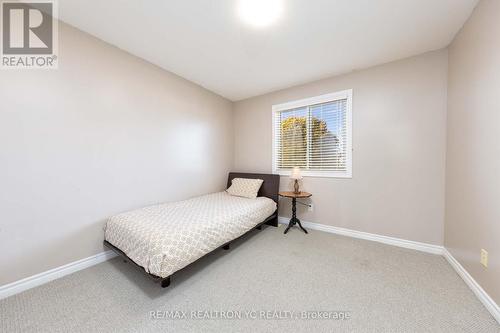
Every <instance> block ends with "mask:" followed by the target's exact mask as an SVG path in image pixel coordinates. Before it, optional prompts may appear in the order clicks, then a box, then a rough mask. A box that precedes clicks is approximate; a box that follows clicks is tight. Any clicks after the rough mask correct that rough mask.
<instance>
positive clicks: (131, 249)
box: [105, 192, 276, 277]
mask: <svg viewBox="0 0 500 333" xmlns="http://www.w3.org/2000/svg"><path fill="white" fill-rule="evenodd" d="M275 210H276V203H275V202H274V201H273V200H271V199H269V198H265V197H258V198H256V199H247V198H241V197H235V196H232V195H229V194H227V193H226V192H218V193H212V194H208V195H203V196H200V197H196V198H192V199H189V200H184V201H178V202H171V203H164V204H160V205H155V206H149V207H145V208H142V209H138V210H134V211H131V212H127V213H122V214H119V215H116V216H113V217H111V218H110V219H109V220H108V221H107V223H106V228H105V239H106V240H107V241H108V242H110V243H111V244H113V245H114V246H116V247H117V248H119V249H120V250H122V251H123V252H124V253H125V254H126V255H127V256H128V257H129V258H130V259H132V260H133V261H135V262H136V263H137V264H139V265H140V266H142V267H144V269H145V270H146V271H147V272H148V273H151V274H154V275H157V276H160V277H167V276H169V275H171V274H172V273H174V272H176V271H178V270H179V269H181V268H183V267H185V266H187V265H188V264H190V263H192V262H194V261H196V260H197V259H198V258H200V257H202V256H203V255H205V254H207V253H209V252H211V251H213V250H215V249H216V248H218V247H219V246H221V245H223V244H225V243H227V242H229V241H231V240H233V239H235V238H238V237H239V236H241V235H243V234H244V233H245V232H247V231H248V230H250V229H252V228H253V227H255V226H256V225H257V224H259V223H260V222H262V221H264V220H265V219H266V218H267V217H269V216H270V215H272V214H273V213H274V211H275Z"/></svg>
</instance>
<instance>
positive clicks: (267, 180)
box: [104, 172, 280, 288]
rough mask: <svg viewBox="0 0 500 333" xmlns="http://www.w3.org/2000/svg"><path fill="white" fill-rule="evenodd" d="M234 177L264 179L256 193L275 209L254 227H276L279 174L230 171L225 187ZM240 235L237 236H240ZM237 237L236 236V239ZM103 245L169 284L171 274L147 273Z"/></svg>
mask: <svg viewBox="0 0 500 333" xmlns="http://www.w3.org/2000/svg"><path fill="white" fill-rule="evenodd" d="M234 178H251V179H262V180H263V181H264V182H263V183H262V186H261V187H260V190H259V193H258V194H257V195H258V196H259V197H267V198H270V199H272V200H274V202H276V211H275V212H274V213H273V214H272V215H271V216H269V217H268V218H266V219H265V220H264V221H262V222H261V223H259V224H258V225H257V226H255V229H258V230H261V229H262V225H263V224H267V225H271V226H273V227H277V226H278V209H277V208H278V203H279V200H278V191H279V186H280V176H279V175H271V174H265V173H242V172H230V173H229V176H228V178H227V187H226V188H229V186H231V182H232V181H233V179H234ZM242 236H243V235H241V236H240V237H242ZM240 237H238V238H240ZM238 238H236V239H238ZM236 239H233V240H232V241H235V240H236ZM230 243H231V242H227V243H226V244H223V245H221V246H220V247H218V248H217V249H215V250H213V251H212V252H214V251H217V250H218V249H220V248H223V249H224V250H229V246H230ZM104 245H105V246H107V247H109V248H111V249H112V250H113V251H114V252H116V253H117V254H118V255H120V256H122V257H123V258H124V261H125V262H127V261H130V262H131V263H133V264H134V265H135V266H137V267H139V268H140V269H141V270H143V271H144V272H145V273H146V274H147V275H148V276H150V277H151V278H153V279H154V280H155V281H159V282H160V284H161V287H162V288H166V287H168V286H169V285H170V277H171V276H172V275H170V276H167V277H166V278H162V277H159V276H156V275H154V274H150V273H147V272H146V270H145V269H144V267H142V266H140V265H139V264H137V263H136V262H134V261H133V260H132V259H130V258H129V257H128V256H127V255H126V254H125V253H124V252H123V251H122V250H120V249H119V248H117V247H116V246H114V245H113V244H111V243H109V242H108V241H106V240H104ZM209 253H211V252H209ZM209 253H207V254H209ZM207 254H205V255H207ZM201 258H203V257H201ZM201 258H200V259H201ZM198 260H199V259H198ZM188 266H189V265H188ZM186 267H187V266H186Z"/></svg>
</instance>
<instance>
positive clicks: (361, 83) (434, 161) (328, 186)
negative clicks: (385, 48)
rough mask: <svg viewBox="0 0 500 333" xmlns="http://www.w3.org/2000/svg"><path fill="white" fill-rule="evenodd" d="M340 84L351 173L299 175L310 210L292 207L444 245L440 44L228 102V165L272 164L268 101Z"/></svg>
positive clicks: (330, 220)
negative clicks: (345, 97)
mask: <svg viewBox="0 0 500 333" xmlns="http://www.w3.org/2000/svg"><path fill="white" fill-rule="evenodd" d="M344 89H353V148H354V152H353V178H352V179H335V178H306V179H304V181H303V189H304V190H306V191H309V192H311V193H313V197H312V202H313V203H314V211H313V212H307V211H306V209H305V208H304V207H302V206H299V207H298V211H299V218H302V219H303V220H305V221H310V222H316V223H321V224H326V225H333V226H337V227H345V228H350V229H354V230H360V231H365V232H370V233H376V234H382V235H386V236H394V237H400V238H404V239H409V240H415V241H420V242H427V243H432V244H438V245H441V244H443V221H444V178H445V176H444V171H445V141H446V134H445V128H446V89H447V51H446V50H441V51H436V52H432V53H428V54H424V55H421V56H417V57H413V58H410V59H406V60H402V61H397V62H393V63H390V64H387V65H383V66H378V67H374V68H371V69H367V70H362V71H358V72H354V73H351V74H348V75H343V76H338V77H333V78H330V79H326V80H321V81H317V82H313V83H309V84H306V85H302V86H298V87H293V88H289V89H285V90H282V91H278V92H275V93H271V94H267V95H263V96H259V97H255V98H251V99H247V100H244V101H241V102H237V103H235V106H234V122H235V125H234V131H235V169H236V170H239V171H254V172H271V171H272V160H271V159H272V151H271V144H272V138H271V136H272V134H271V132H272V131H271V106H272V105H273V104H278V103H284V102H288V101H293V100H297V99H301V98H306V97H312V96H317V95H321V94H325V93H331V92H335V91H339V90H344ZM281 183H282V188H283V189H290V188H291V187H290V184H289V180H288V178H287V177H282V178H281ZM281 203H282V207H281V213H280V215H283V216H288V215H289V214H290V207H289V201H288V200H286V199H282V201H281Z"/></svg>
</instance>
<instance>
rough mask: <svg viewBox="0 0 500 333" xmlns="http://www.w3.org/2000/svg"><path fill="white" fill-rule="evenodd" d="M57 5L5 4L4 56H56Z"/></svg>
mask: <svg viewBox="0 0 500 333" xmlns="http://www.w3.org/2000/svg"><path fill="white" fill-rule="evenodd" d="M52 11H53V4H52V3H50V2H4V3H2V51H3V52H2V53H3V54H4V55H5V54H18V55H20V54H52V52H53V30H52V27H53V23H52V21H53V20H52V17H53V12H52Z"/></svg>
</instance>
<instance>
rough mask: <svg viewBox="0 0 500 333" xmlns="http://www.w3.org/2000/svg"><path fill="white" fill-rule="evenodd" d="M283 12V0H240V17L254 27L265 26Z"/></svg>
mask: <svg viewBox="0 0 500 333" xmlns="http://www.w3.org/2000/svg"><path fill="white" fill-rule="evenodd" d="M282 12H283V0H240V1H239V3H238V13H239V15H240V18H241V19H242V20H243V21H244V22H246V23H248V24H250V25H253V26H255V27H266V26H269V25H271V24H272V23H273V22H275V21H276V20H277V19H278V18H279V17H280V16H281V14H282Z"/></svg>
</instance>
